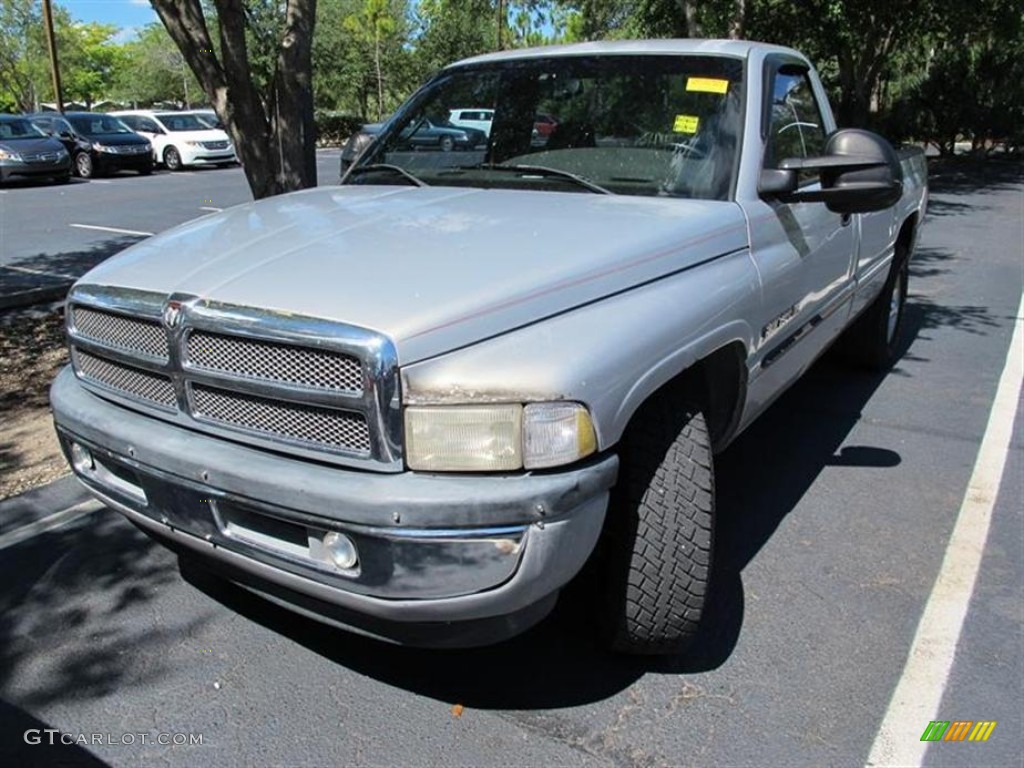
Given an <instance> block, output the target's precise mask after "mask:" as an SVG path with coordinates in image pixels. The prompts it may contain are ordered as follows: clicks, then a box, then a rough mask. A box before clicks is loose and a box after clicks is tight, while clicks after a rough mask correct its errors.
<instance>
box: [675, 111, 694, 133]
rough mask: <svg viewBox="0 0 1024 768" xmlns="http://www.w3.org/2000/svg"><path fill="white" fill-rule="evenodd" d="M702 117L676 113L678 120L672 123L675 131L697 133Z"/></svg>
mask: <svg viewBox="0 0 1024 768" xmlns="http://www.w3.org/2000/svg"><path fill="white" fill-rule="evenodd" d="M699 124H700V118H698V117H697V116H696V115H676V121H675V122H674V123H672V132H673V133H696V132H697V126H698V125H699Z"/></svg>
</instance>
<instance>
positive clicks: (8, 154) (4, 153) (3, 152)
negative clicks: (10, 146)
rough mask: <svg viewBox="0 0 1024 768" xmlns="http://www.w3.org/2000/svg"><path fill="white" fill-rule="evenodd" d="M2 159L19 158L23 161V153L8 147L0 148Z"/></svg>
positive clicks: (0, 158) (18, 159) (0, 157)
mask: <svg viewBox="0 0 1024 768" xmlns="http://www.w3.org/2000/svg"><path fill="white" fill-rule="evenodd" d="M0 160H17V161H19V162H20V161H21V155H19V154H18V153H17V152H11V151H10V150H7V149H0Z"/></svg>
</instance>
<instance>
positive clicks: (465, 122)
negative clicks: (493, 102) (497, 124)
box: [448, 108, 494, 138]
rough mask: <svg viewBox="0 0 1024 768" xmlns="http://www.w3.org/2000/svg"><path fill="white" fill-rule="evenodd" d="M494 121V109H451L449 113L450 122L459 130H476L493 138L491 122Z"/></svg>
mask: <svg viewBox="0 0 1024 768" xmlns="http://www.w3.org/2000/svg"><path fill="white" fill-rule="evenodd" d="M493 120H494V110H493V109H478V108H475V109H451V110H449V111H448V122H449V123H451V124H452V125H456V126H458V127H459V128H476V129H477V130H478V131H483V132H484V133H485V134H487V137H488V138H490V136H491V122H492V121H493Z"/></svg>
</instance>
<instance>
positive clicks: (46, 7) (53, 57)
mask: <svg viewBox="0 0 1024 768" xmlns="http://www.w3.org/2000/svg"><path fill="white" fill-rule="evenodd" d="M43 22H44V23H45V24H46V46H47V47H48V48H49V49H50V71H51V72H52V73H53V94H54V97H55V98H56V100H57V111H58V112H61V113H63V112H64V96H63V95H62V94H61V90H60V67H59V66H58V64H57V41H56V39H55V38H54V35H53V11H52V10H51V9H50V0H43Z"/></svg>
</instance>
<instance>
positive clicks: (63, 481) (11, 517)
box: [0, 474, 103, 538]
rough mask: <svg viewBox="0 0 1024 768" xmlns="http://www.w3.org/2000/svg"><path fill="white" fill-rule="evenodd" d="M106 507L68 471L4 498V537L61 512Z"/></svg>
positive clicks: (0, 525)
mask: <svg viewBox="0 0 1024 768" xmlns="http://www.w3.org/2000/svg"><path fill="white" fill-rule="evenodd" d="M102 507H103V505H102V504H101V503H100V502H98V501H96V500H95V499H94V498H93V496H92V495H91V494H90V493H89V492H88V491H86V490H85V486H84V485H82V484H81V483H80V482H78V480H77V479H76V478H75V476H74V475H71V474H68V475H65V476H64V477H59V478H57V479H56V480H53V481H51V482H49V483H47V484H46V485H41V486H39V487H38V488H32V489H31V490H28V491H25V492H24V493H20V494H18V495H17V496H12V497H10V498H9V499H4V500H3V501H0V538H4V537H7V536H9V535H10V534H12V533H14V532H16V531H17V530H18V529H20V528H25V527H26V526H30V525H33V524H34V523H38V522H40V521H41V520H43V519H45V518H51V517H54V516H55V515H57V514H64V513H70V512H72V511H81V512H82V513H83V514H84V513H85V512H86V511H93V508H95V509H101V508H102Z"/></svg>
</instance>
